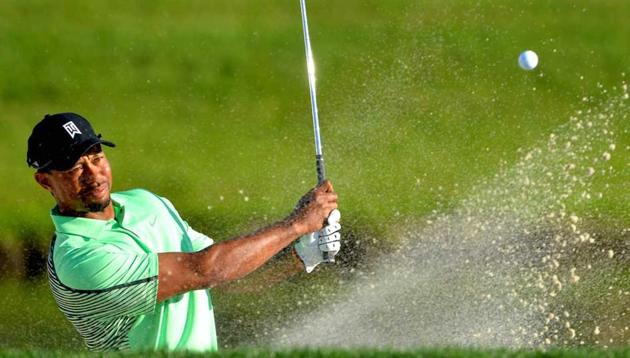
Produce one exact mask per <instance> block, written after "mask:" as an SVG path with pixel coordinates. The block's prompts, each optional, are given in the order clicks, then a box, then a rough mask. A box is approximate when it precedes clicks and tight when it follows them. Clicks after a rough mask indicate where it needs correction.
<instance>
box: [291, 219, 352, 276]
mask: <svg viewBox="0 0 630 358" xmlns="http://www.w3.org/2000/svg"><path fill="white" fill-rule="evenodd" d="M340 218H341V213H340V212H339V210H337V209H335V210H333V211H331V212H330V215H328V219H327V222H328V225H326V226H325V227H324V228H323V229H321V230H320V231H316V232H312V233H310V234H306V235H303V236H301V237H300V238H299V239H298V241H297V242H296V243H295V252H297V254H298V256H299V257H300V259H301V260H302V262H303V263H304V267H305V268H306V272H307V273H311V272H312V271H313V270H314V269H315V267H316V266H317V265H319V264H320V263H322V262H335V255H337V253H338V252H339V249H340V248H341V233H340V230H341V224H340V223H339V219H340Z"/></svg>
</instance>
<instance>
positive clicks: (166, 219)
mask: <svg viewBox="0 0 630 358" xmlns="http://www.w3.org/2000/svg"><path fill="white" fill-rule="evenodd" d="M111 197H112V202H113V205H114V211H115V218H114V219H112V220H95V219H86V218H78V217H68V216H61V215H60V214H59V212H58V210H57V209H56V208H55V209H53V210H52V212H51V216H52V219H53V222H54V224H55V237H54V238H53V241H52V243H51V245H50V253H49V256H48V277H49V281H50V286H51V289H52V293H53V296H54V298H55V301H56V302H57V305H58V306H59V309H60V310H61V312H63V314H64V315H65V316H66V317H67V318H68V320H69V321H70V322H71V323H72V324H73V325H74V327H75V328H76V329H77V331H78V332H79V334H80V335H81V336H82V337H83V339H84V340H85V344H86V345H87V348H88V349H89V350H92V351H112V350H136V351H137V350H143V351H147V350H167V351H173V350H189V351H214V350H217V339H216V330H215V324H214V313H213V308H212V299H211V297H210V290H196V291H190V292H187V293H184V294H181V295H178V296H175V297H172V298H170V299H168V300H165V301H163V302H159V303H158V302H157V301H156V298H157V288H158V253H161V252H195V251H199V250H202V249H204V248H206V247H208V246H209V245H212V243H213V241H212V239H210V238H208V237H207V236H205V235H203V234H200V233H198V232H196V231H194V230H193V229H192V228H191V227H190V226H189V225H188V224H187V223H186V221H184V220H182V218H181V217H180V216H179V214H178V213H177V211H176V210H175V208H174V207H173V205H172V204H171V203H170V202H169V201H168V200H167V199H165V198H162V197H159V196H157V195H154V194H152V193H150V192H148V191H146V190H141V189H135V190H130V191H126V192H120V193H112V194H111Z"/></svg>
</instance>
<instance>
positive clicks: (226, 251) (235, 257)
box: [195, 222, 301, 287]
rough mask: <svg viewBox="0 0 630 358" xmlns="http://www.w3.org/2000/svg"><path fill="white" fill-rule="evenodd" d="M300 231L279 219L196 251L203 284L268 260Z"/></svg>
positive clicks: (213, 283)
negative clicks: (251, 231)
mask: <svg viewBox="0 0 630 358" xmlns="http://www.w3.org/2000/svg"><path fill="white" fill-rule="evenodd" d="M300 234H301V232H299V230H298V229H297V228H295V227H294V226H293V225H291V224H290V223H288V222H279V223H276V224H274V225H272V226H269V227H267V228H264V229H262V230H259V231H257V232H255V233H253V234H251V235H247V236H244V237H240V238H238V239H234V240H227V241H223V242H220V243H218V244H215V245H212V246H210V247H209V248H207V249H205V250H203V251H200V252H199V253H197V254H195V256H196V257H195V261H196V262H197V264H196V266H197V270H198V272H199V273H200V276H201V277H203V278H204V281H205V285H204V286H206V287H214V286H216V285H218V284H221V283H225V282H230V281H234V280H238V279H241V278H243V277H245V276H246V275H248V274H249V273H251V272H253V271H255V270H256V269H258V268H259V267H261V266H262V265H264V264H265V263H266V262H267V261H269V260H270V259H271V258H272V257H273V256H274V255H276V254H277V253H278V252H280V250H282V249H283V248H285V247H286V246H288V245H289V244H290V243H291V242H293V241H294V240H295V239H296V238H297V237H298V236H300Z"/></svg>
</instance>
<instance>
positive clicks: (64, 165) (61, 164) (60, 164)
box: [49, 138, 116, 171]
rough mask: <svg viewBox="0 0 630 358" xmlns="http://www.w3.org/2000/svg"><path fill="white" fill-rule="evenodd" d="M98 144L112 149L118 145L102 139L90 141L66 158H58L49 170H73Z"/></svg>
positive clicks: (82, 144)
mask: <svg viewBox="0 0 630 358" xmlns="http://www.w3.org/2000/svg"><path fill="white" fill-rule="evenodd" d="M98 144H103V145H106V146H108V147H112V148H113V147H115V146H116V144H114V143H112V142H110V141H107V140H102V139H100V138H94V139H91V140H88V141H86V142H84V143H81V145H80V146H79V147H78V148H76V149H75V150H74V151H73V153H71V154H69V155H67V156H66V157H65V158H58V159H57V160H53V161H52V163H51V165H50V166H49V169H54V170H62V171H63V170H68V169H70V168H72V166H73V165H74V164H75V163H76V162H77V161H78V160H79V158H81V157H82V156H83V155H85V153H87V152H88V151H89V150H90V149H92V148H93V147H94V146H95V145H98Z"/></svg>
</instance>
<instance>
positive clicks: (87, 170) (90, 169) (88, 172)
mask: <svg viewBox="0 0 630 358" xmlns="http://www.w3.org/2000/svg"><path fill="white" fill-rule="evenodd" d="M98 171H99V167H98V165H95V164H93V163H90V161H89V160H86V161H85V163H83V171H82V173H81V179H82V180H83V181H84V182H88V183H89V182H90V181H91V180H92V179H93V178H94V177H95V176H96V175H97V174H98Z"/></svg>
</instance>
